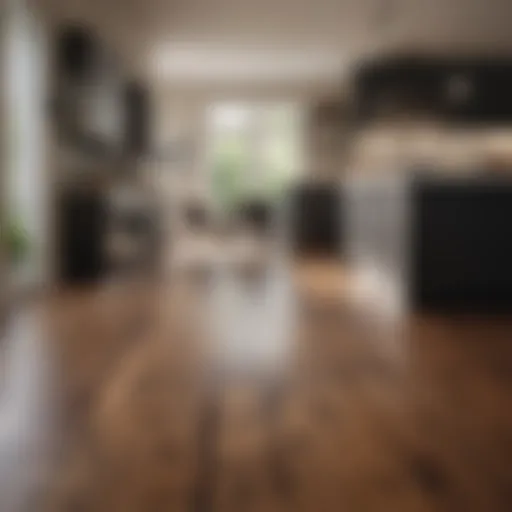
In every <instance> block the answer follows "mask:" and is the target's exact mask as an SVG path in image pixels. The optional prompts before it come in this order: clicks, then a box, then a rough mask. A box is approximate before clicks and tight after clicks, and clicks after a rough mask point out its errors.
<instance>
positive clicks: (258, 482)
mask: <svg viewBox="0 0 512 512" xmlns="http://www.w3.org/2000/svg"><path fill="white" fill-rule="evenodd" d="M346 282H347V276H346V275H344V272H343V269H342V268H340V267H339V266H337V265H333V264H326V263H316V264H309V263H307V264H300V265H297V266H295V267H293V269H290V268H286V267H283V268H276V269H266V270H265V271H259V270H257V269H256V270H250V269H249V270H246V271H242V270H239V271H235V270H234V269H227V270H226V269H224V270H217V271H210V272H207V271H205V272H196V273H195V274H194V273H184V274H179V275H175V276H174V277H173V278H172V280H171V281H170V282H169V283H157V284H149V283H146V284H144V283H139V284H134V283H132V284H110V285H105V286H104V287H102V288H99V289H96V290H83V291H73V292H60V293H57V294H55V295H54V296H53V297H52V298H51V299H49V300H47V301H45V302H44V303H42V304H40V305H39V306H38V307H37V308H36V310H35V311H34V312H32V316H33V317H34V318H36V319H37V321H38V322H40V324H34V326H33V329H34V332H36V333H38V336H36V337H37V339H38V342H37V343H35V345H34V346H38V350H37V356H35V355H33V357H32V358H29V359H30V360H31V363H30V364H28V363H27V365H26V366H27V367H26V368H18V370H19V372H18V373H19V375H20V376H21V377H24V378H25V379H28V376H29V375H40V379H39V380H38V381H37V382H33V383H32V385H31V386H29V385H27V386H24V385H23V384H22V382H23V378H21V377H16V379H14V380H16V381H17V382H18V383H19V386H20V388H22V391H21V392H20V393H19V396H22V395H23V396H25V397H27V399H26V400H25V402H26V407H25V409H26V410H27V411H29V410H33V413H31V414H28V412H27V418H28V419H27V420H26V421H27V422H28V423H30V425H31V426H32V428H31V429H29V430H30V431H37V433H38V435H37V436H36V435H34V436H33V439H35V441H31V442H28V441H27V443H25V442H24V441H23V440H22V441H23V442H22V441H20V446H25V444H27V445H28V446H36V447H38V450H36V452H35V453H36V455H35V457H36V459H37V460H38V462H39V466H38V467H39V468H40V471H39V473H38V478H37V479H33V478H32V479H31V480H30V482H31V483H32V486H31V487H30V489H31V490H30V492H29V491H28V488H29V486H26V487H25V488H24V490H23V492H22V493H21V494H23V498H24V499H20V500H18V501H17V502H16V503H17V505H16V506H13V505H5V506H0V510H2V511H4V510H5V511H8V510H9V508H8V506H11V507H12V508H11V510H34V511H56V512H61V511H62V512H64V511H65V512H68V511H69V512H75V511H80V512H85V511H98V512H100V511H115V512H117V511H122V512H131V511H134V512H135V511H144V512H146V511H147V512H160V511H191V512H196V511H197V512H208V511H212V512H213V511H222V512H230V511H233V512H242V511H261V512H274V511H304V512H316V511H322V512H331V511H333V512H334V511H336V512H338V511H342V510H343V511H350V512H359V511H378V512H382V511H393V512H401V511H404V512H416V511H417V512H423V511H450V512H451V511H453V512H455V511H461V512H462V511H463V512H471V511H482V512H483V511H486V512H488V511H508V510H510V508H511V506H512V394H511V389H512V320H507V319H504V318H501V319H497V318H496V319H484V318H481V319H477V318H462V317H458V318H448V317H438V318H434V317H431V318H417V317H415V318H408V319H403V320H402V321H396V320H394V321H388V320H386V319H384V318H382V317H380V316H378V315H374V314H372V312H371V311H368V310H364V309H361V308H360V307H355V306H354V305H353V304H352V302H351V301H350V299H349V296H348V291H347V290H348V288H347V287H346V286H345V284H346ZM36 326H37V327H36ZM27 350H29V351H32V348H29V349H27ZM31 353H32V352H31ZM21 360H24V359H23V358H21ZM9 361H10V359H9V358H7V360H6V362H7V363H9ZM35 363H37V364H39V366H42V367H44V368H45V371H35V369H34V364H35ZM9 364H10V363H9ZM31 365H32V366H31ZM36 366H37V365H36ZM28 380H30V379H28ZM32 381H34V379H32ZM5 387H6V386H4V390H5ZM43 390H45V392H44V393H43ZM4 394H5V391H4ZM40 395H41V396H44V397H45V398H44V401H42V399H37V400H36V399H34V397H39V396H40ZM23 396H22V398H20V400H21V401H22V402H23ZM28 397H33V399H30V400H29V399H28ZM43 402H44V404H46V405H45V407H44V408H43V407H41V403H43ZM37 404H39V405H37ZM36 405H37V407H36ZM42 409H44V410H42ZM48 411H51V414H50V413H49V412H48ZM42 432H47V434H48V435H42ZM4 437H5V436H4ZM28 437H30V436H28ZM6 439H7V441H6V442H8V438H7V437H6ZM24 443H25V444H24ZM42 447H45V449H44V450H42V449H40V448H42ZM0 448H1V446H0ZM25 452H27V450H25ZM11 457H13V456H12V455H11ZM4 460H5V459H4ZM33 460H34V459H33V458H32V459H30V460H29V459H27V463H26V467H27V468H30V467H32V468H33V465H34V464H33ZM20 464H22V463H21V462H20V463H19V464H18V466H20ZM20 467H22V466H20ZM5 472H7V473H9V471H8V464H6V469H5V470H4V471H2V472H0V478H2V475H3V474H4V473H5ZM16 474H17V475H20V474H22V475H25V476H26V475H28V469H27V471H26V472H25V471H23V469H20V468H18V470H17V473H16ZM20 478H21V477H20ZM20 481H21V480H20ZM2 500H3V501H2ZM0 502H1V503H2V504H5V503H6V501H5V498H4V494H2V496H1V497H0ZM12 503H14V502H12Z"/></svg>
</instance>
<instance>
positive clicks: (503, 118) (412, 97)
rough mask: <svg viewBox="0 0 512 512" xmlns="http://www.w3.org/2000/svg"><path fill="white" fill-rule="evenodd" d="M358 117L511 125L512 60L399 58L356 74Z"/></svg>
mask: <svg viewBox="0 0 512 512" xmlns="http://www.w3.org/2000/svg"><path fill="white" fill-rule="evenodd" d="M355 89H356V97H357V105H358V111H359V116H360V118H361V119H362V120H366V121H368V120H371V119H376V118H386V119H387V118H391V119H392V118H399V117H408V118H421V117H433V118H439V119H444V120H446V121H452V122H464V123H489V124H512V95H511V94H510V91H511V90H512V59H510V60H509V59H443V58H433V57H429V58H427V57H407V58H404V57H401V58H392V59H386V60H380V61H375V62H371V63H367V64H365V65H363V66H361V67H360V69H359V70H358V71H357V74H356V80H355Z"/></svg>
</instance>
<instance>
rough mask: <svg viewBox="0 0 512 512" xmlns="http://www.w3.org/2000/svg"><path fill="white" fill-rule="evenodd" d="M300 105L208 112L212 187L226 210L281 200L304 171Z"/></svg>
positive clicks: (234, 107) (220, 106) (216, 108)
mask: <svg viewBox="0 0 512 512" xmlns="http://www.w3.org/2000/svg"><path fill="white" fill-rule="evenodd" d="M301 119H302V116H301V111H300V109H299V108H298V106H297V105H296V104H290V103H271V104H235V103H222V104H217V105H215V106H214V107H213V108H212V109H211V111H210V119H209V121H210V129H211V159H210V170H211V173H212V174H211V180H212V181H211V183H212V193H213V197H214V200H215V202H216V204H217V205H219V206H220V207H221V208H222V209H224V210H230V209H233V208H237V207H238V206H239V205H240V204H241V203H242V202H244V201H248V200H255V199H256V200H264V201H267V202H272V201H275V200H278V199H279V198H280V197H281V195H282V193H283V192H284V190H286V188H287V187H288V186H289V185H290V184H291V182H292V181H293V179H294V178H295V177H296V176H297V175H298V174H299V173H300V170H301V160H302V158H301V149H302V145H301V140H300V139H301V125H302V123H301Z"/></svg>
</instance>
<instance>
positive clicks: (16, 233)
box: [2, 219, 30, 267]
mask: <svg viewBox="0 0 512 512" xmlns="http://www.w3.org/2000/svg"><path fill="white" fill-rule="evenodd" d="M2 245H3V248H4V251H5V254H6V263H7V265H8V266H9V267H18V266H19V265H21V264H22V263H23V262H24V261H25V260H26V258H27V255H28V252H29V247H30V243H29V237H28V233H27V231H26V229H25V228H24V227H23V225H22V223H21V222H20V221H19V220H18V219H13V220H11V221H9V222H8V223H7V225H6V227H5V229H4V230H3V232H2Z"/></svg>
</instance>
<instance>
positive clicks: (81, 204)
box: [58, 190, 107, 283]
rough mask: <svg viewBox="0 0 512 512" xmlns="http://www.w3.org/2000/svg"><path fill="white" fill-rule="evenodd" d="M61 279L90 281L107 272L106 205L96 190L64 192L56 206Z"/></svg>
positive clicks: (71, 281)
mask: <svg viewBox="0 0 512 512" xmlns="http://www.w3.org/2000/svg"><path fill="white" fill-rule="evenodd" d="M58 218H59V232H58V246H59V264H60V272H59V273H60V279H61V280H62V281H63V282H65V283H80V282H92V281H96V280H98V279H101V278H102V277H103V276H104V274H105V271H106V269H107V268H106V267H107V264H106V253H105V239H106V226H107V222H106V221H107V204H106V200H105V198H104V194H102V193H100V192H98V191H96V190H80V191H66V192H65V193H63V194H62V195H61V197H60V200H59V209H58Z"/></svg>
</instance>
